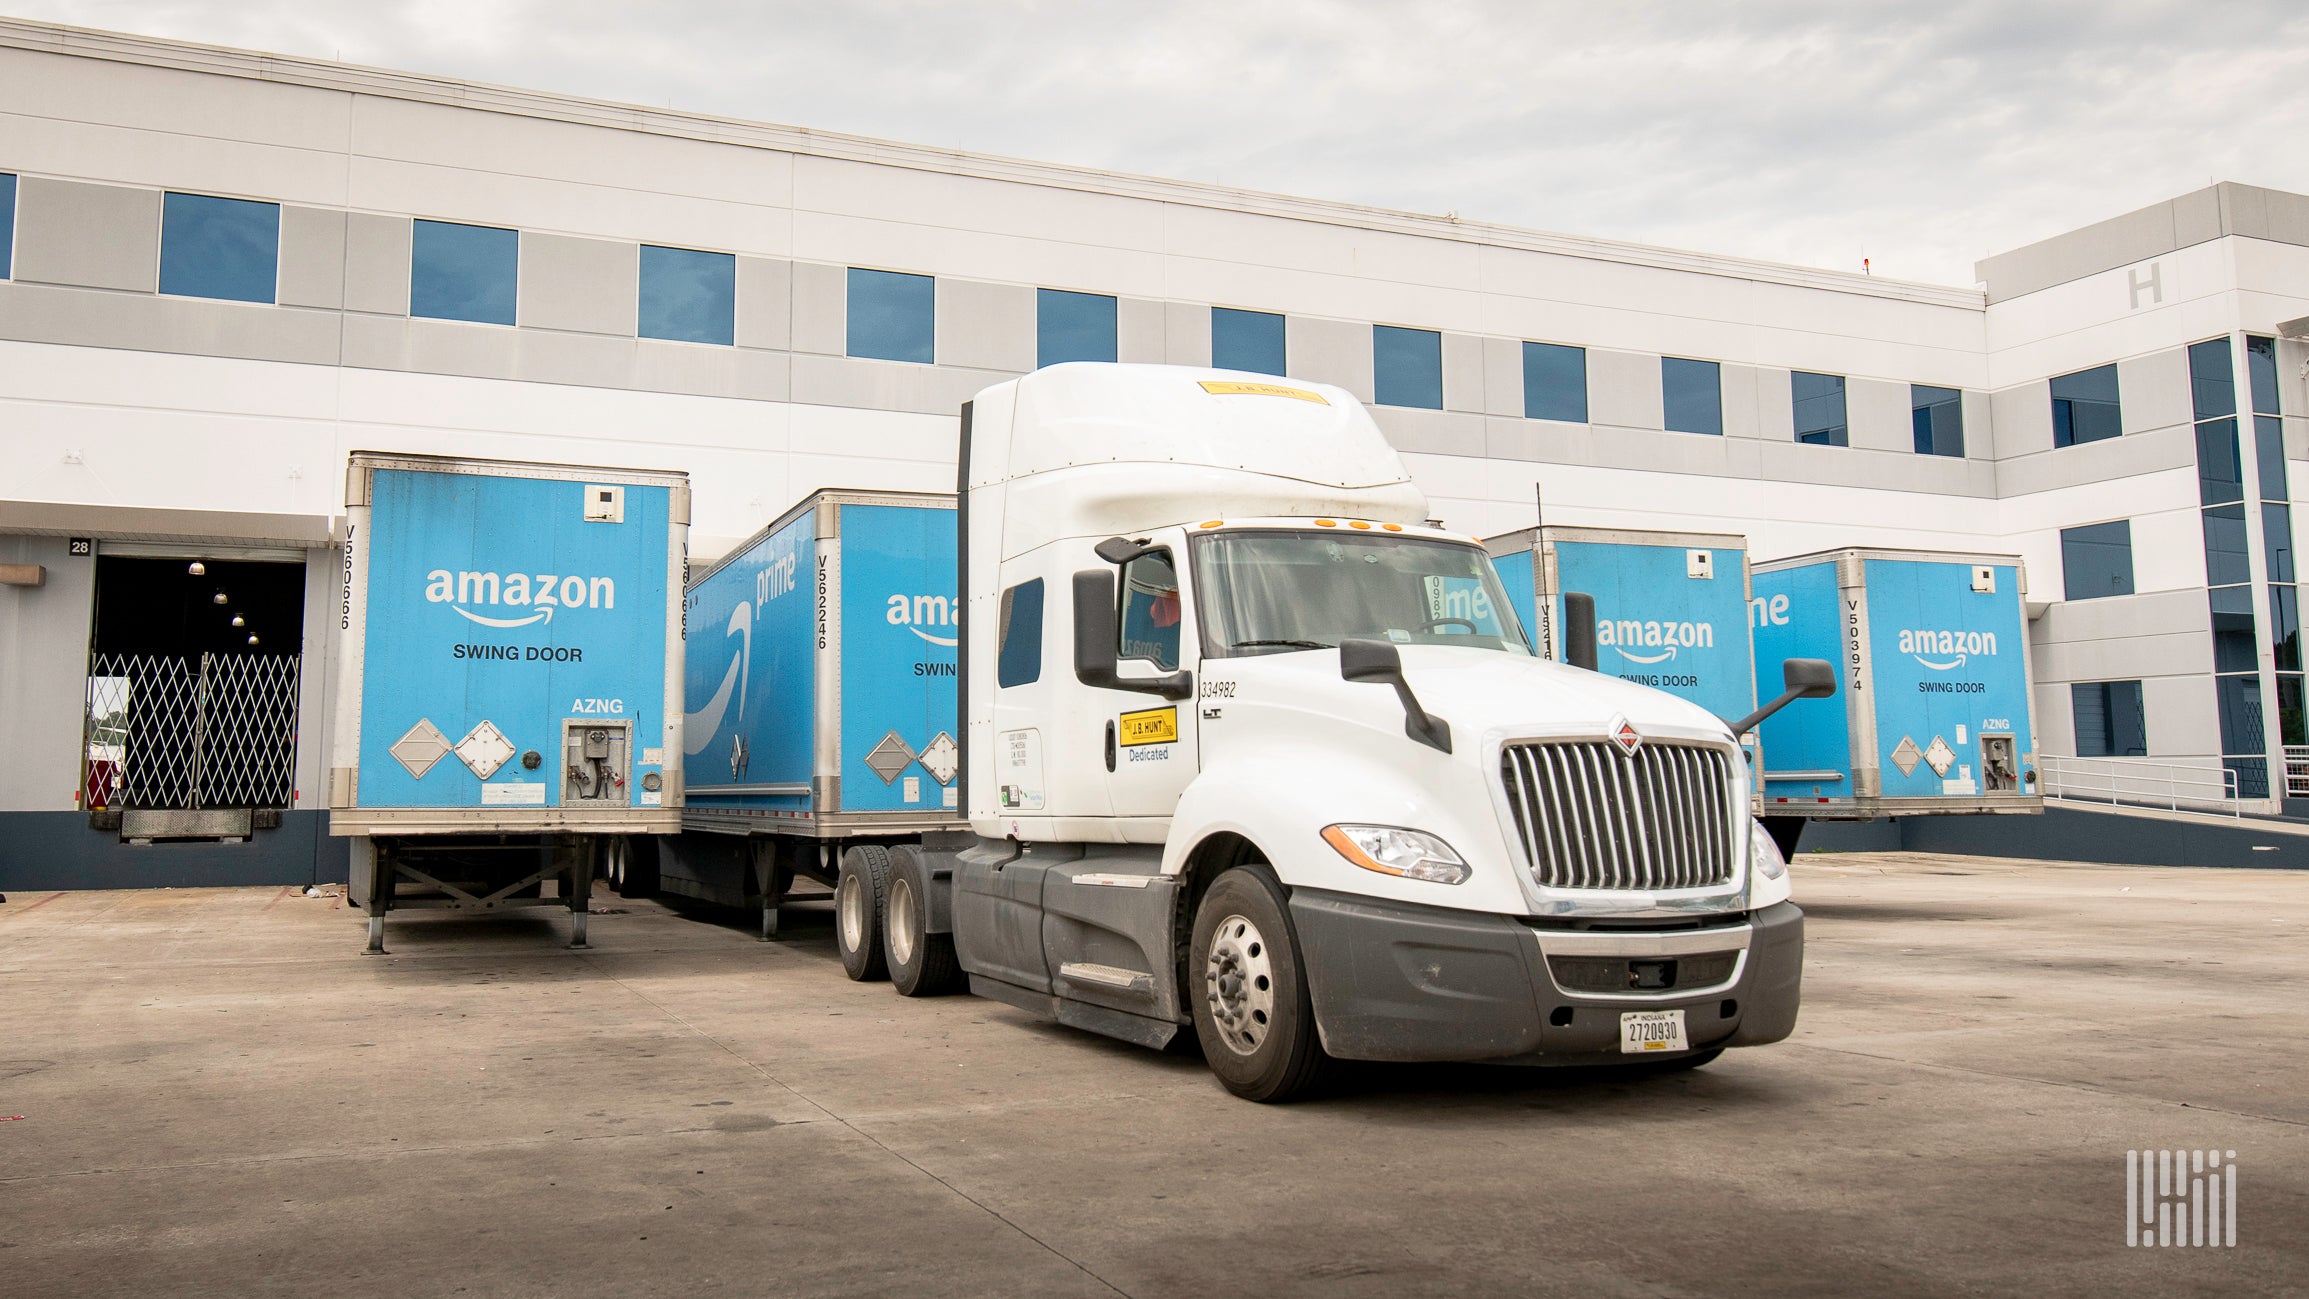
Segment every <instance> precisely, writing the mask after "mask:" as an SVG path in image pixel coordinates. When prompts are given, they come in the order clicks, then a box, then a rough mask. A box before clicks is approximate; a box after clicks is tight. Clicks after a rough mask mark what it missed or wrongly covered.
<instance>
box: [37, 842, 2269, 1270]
mask: <svg viewBox="0 0 2309 1299" xmlns="http://www.w3.org/2000/svg"><path fill="white" fill-rule="evenodd" d="M1797 874H1798V890H1797V900H1798V901H1799V902H1800V903H1801V904H1803V905H1804V906H1805V907H1806V909H1807V910H1808V912H1809V913H1810V915H1811V917H1812V920H1811V927H1810V931H1809V937H1810V952H1809V961H1808V965H1807V971H1806V1005H1805V1012H1804V1018H1803V1022H1802V1024H1801V1026H1800V1027H1799V1029H1798V1033H1797V1037H1796V1038H1795V1039H1794V1040H1792V1041H1790V1042H1788V1043H1784V1044H1781V1045H1779V1046H1775V1047H1768V1048H1759V1049H1755V1050H1747V1051H1737V1052H1732V1053H1730V1054H1728V1055H1727V1056H1725V1057H1724V1058H1723V1059H1722V1060H1719V1061H1717V1062H1716V1063H1715V1064H1713V1065H1711V1066H1709V1067H1708V1068H1706V1069H1704V1070H1700V1071H1698V1072H1695V1073H1691V1074H1687V1075H1681V1076H1670V1077H1661V1078H1652V1079H1644V1080H1636V1081H1627V1080H1619V1079H1613V1078H1609V1077H1606V1078H1595V1077H1588V1076H1566V1075H1563V1074H1558V1073H1551V1072H1547V1071H1538V1070H1505V1069H1493V1068H1479V1067H1408V1066H1390V1067H1364V1068H1359V1069H1355V1070H1353V1071H1351V1072H1350V1073H1349V1074H1348V1075H1347V1076H1346V1077H1345V1078H1344V1079H1343V1080H1342V1081H1341V1083H1340V1085H1339V1086H1338V1087H1337V1088H1336V1089H1335V1090H1334V1091H1333V1092H1332V1094H1330V1095H1327V1096H1325V1097H1323V1098H1321V1099H1318V1100H1316V1101H1313V1102H1311V1103H1306V1104H1300V1105H1294V1106H1285V1107H1263V1106H1256V1105H1250V1104H1246V1103H1243V1102H1240V1101H1237V1100H1234V1099H1233V1098H1231V1097H1229V1096H1228V1095H1227V1094H1226V1093H1225V1092H1223V1091H1221V1090H1220V1089H1219V1087H1218V1086H1217V1085H1216V1084H1215V1083H1214V1082H1212V1081H1211V1079H1210V1078H1209V1076H1208V1074H1207V1073H1206V1071H1205V1070H1204V1068H1203V1066H1202V1064H1201V1063H1200V1061H1199V1060H1196V1059H1193V1058H1191V1057H1181V1056H1165V1055H1158V1054H1154V1053H1151V1052H1146V1051H1143V1050H1140V1049H1137V1048H1134V1047H1128V1046H1123V1045H1120V1044H1116V1043H1111V1042H1107V1041H1105V1040H1103V1039H1100V1038H1096V1037H1092V1036H1089V1035H1087V1034H1083V1033H1078V1032H1075V1031H1072V1030H1068V1029H1063V1028H1059V1027H1057V1026H1055V1025H1052V1024H1048V1023H1044V1022H1040V1021H1038V1020H1036V1019H1034V1018H1033V1017H1031V1016H1028V1015H1026V1014H1023V1013H1021V1012H1018V1011H1014V1010H1011V1009H1009V1008H1007V1007H1004V1006H1000V1005H997V1004H994V1003H991V1002H984V1001H978V1000H975V999H971V998H966V997H957V998H949V999H941V1000H923V1001H912V1000H907V999H904V998H901V997H898V996H897V995H895V994H894V993H892V992H891V991H890V990H889V988H888V986H887V985H880V984H874V985H866V984H853V983H850V982H849V981H847V980H846V979H844V978H843V977H842V974H841V969H840V966H839V964H838V963H837V962H836V960H835V958H834V954H833V944H832V940H831V934H830V930H829V927H828V917H827V916H826V914H825V913H824V912H822V911H815V912H812V911H804V912H802V913H801V914H799V915H795V914H792V913H789V923H788V927H787V928H788V935H789V936H788V938H787V939H786V941H783V942H779V943H773V944H763V943H758V942H756V941H754V939H753V938H752V936H751V935H750V934H749V933H748V932H747V931H746V930H745V929H744V928H743V927H742V923H743V922H742V918H737V917H731V918H729V920H728V923H726V924H721V923H712V922H710V921H701V920H699V919H693V918H689V917H686V916H684V915H682V914H680V913H677V912H675V911H673V910H671V909H669V908H667V907H664V906H660V905H658V904H656V903H651V902H634V901H626V900H620V899H616V898H606V899H603V900H602V901H601V902H599V903H598V904H597V907H598V908H601V909H605V910H606V911H607V912H608V913H607V914H597V915H596V916H595V917H594V918H593V920H592V941H593V949H592V950H591V951H588V952H569V951H567V950H565V949H564V948H562V947H561V946H560V944H561V943H562V942H563V941H565V940H566V937H567V924H568V920H567V917H566V916H556V915H553V914H551V913H548V912H531V913H527V914H524V915H518V916H509V917H505V918H502V919H474V918H469V917H462V916H453V915H428V914H423V913H400V914H396V915H394V916H393V917H392V918H391V919H390V920H389V921H388V942H389V944H390V946H391V947H392V949H393V950H392V954H390V955H388V956H385V957H369V958H364V957H362V956H361V955H360V954H359V952H360V947H361V938H362V934H361V922H360V920H359V918H358V915H357V913H353V912H348V911H346V910H345V909H344V908H343V906H342V904H341V903H340V902H338V901H336V900H333V899H307V898H303V897H300V896H296V895H293V894H289V893H286V892H285V891H281V890H270V889H261V890H259V889H222V890H182V891H145V892H108V893H107V892H91V893H63V894H23V893H18V894H14V895H12V896H11V897H10V899H9V901H8V903H7V904H6V905H4V906H0V1119H6V1118H7V1117H8V1116H13V1115H22V1116H24V1117H23V1118H22V1119H20V1120H11V1121H0V1292H4V1293H8V1294H11V1295H13V1294H25V1295H49V1294H58V1295H62V1294H73V1295H102V1294H122V1293H131V1292H135V1293H158V1292H165V1293H171V1294H180V1295H198V1294H220V1295H222V1294H232V1295H247V1294H305V1293H316V1292H324V1291H325V1292H328V1293H331V1294H337V1295H369V1294H379V1295H383V1294H394V1295H402V1294H411V1293H416V1294H447V1293H456V1292H467V1293H474V1294H538V1295H545V1294H590V1293H618V1294H669V1295H670V1294H681V1295H697V1294H713V1293H746V1294H797V1295H822V1294H891V1293H936V1294H981V1293H1002V1294H1063V1295H1112V1294H1116V1293H1122V1294H1129V1295H1143V1296H1155V1295H1202V1294H1213V1293H1240V1294H1254V1295H1277V1294H1300V1293H1306V1294H1315V1293H1320V1294H1325V1295H1333V1294H1338V1295H1357V1294H1369V1295H1400V1294H1405V1293H1419V1294H1498V1293H1519V1294H1543V1295H1544V1294H1562V1295H1701V1294H1710V1295H1713V1294H1733V1293H1772V1294H1823V1295H1825V1294H1854V1293H1914V1294H1927V1293H1929V1294H1946V1293H1952V1292H1966V1291H1977V1292H1997V1293H2003V1292H2024V1291H2025V1292H2030V1293H2035V1294H2055V1295H2057V1294H2079V1295H2083V1294H2106V1293H2111V1292H2124V1291H2132V1290H2136V1289H2137V1290H2140V1291H2143V1292H2146V1291H2150V1290H2155V1291H2157V1292H2159V1293H2163V1294H2171V1293H2191V1292H2202V1293H2216V1292H2218V1293H2225V1294H2253V1293H2270V1294H2274V1293H2282V1292H2286V1291H2287V1290H2288V1288H2290V1289H2291V1291H2292V1292H2294V1293H2298V1292H2299V1290H2300V1287H2301V1286H2302V1285H2303V1284H2304V1283H2305V1281H2309V1243H2305V1238H2304V1230H2303V1229H2304V1227H2309V1093H2305V1091H2304V1087H2303V1084H2302V1081H2301V1080H2302V1078H2303V1077H2304V1074H2305V1071H2309V1015H2305V1014H2304V1013H2303V1011H2302V1004H2303V995H2302V992H2303V983H2304V980H2309V932H2305V931H2309V874H2301V873H2292V872H2283V871H2225V870H2194V871H2191V870H2166V869H2156V868H2144V867H2093V866H2076V865H2049V864H2032V863H2014V862H2009V861H1995V862H1989V861H1980V860H1972V859H1962V858H1946V857H1920V856H1904V855H1852V856H1841V857H1839V856H1824V855H1821V856H1808V857H1806V858H1805V859H1804V860H1803V861H1802V862H1800V863H1799V865H1798V867H1797ZM2159 1146H2162V1147H2168V1148H2183V1149H2191V1148H2219V1149H2223V1150H2235V1151H2236V1152H2237V1163H2238V1167H2239V1196H2238V1199H2239V1207H2240V1213H2239V1229H2240V1236H2241V1238H2242V1241H2243V1243H2242V1245H2241V1246H2240V1247H2239V1248H2236V1249H2228V1250H2196V1249H2190V1250H2131V1249H2127V1248H2126V1247H2125V1245H2124V1231H2123V1228H2124V1216H2123V1215H2124V1182H2123V1166H2124V1156H2125V1152H2126V1150H2128V1149H2133V1148H2153V1147H2159Z"/></svg>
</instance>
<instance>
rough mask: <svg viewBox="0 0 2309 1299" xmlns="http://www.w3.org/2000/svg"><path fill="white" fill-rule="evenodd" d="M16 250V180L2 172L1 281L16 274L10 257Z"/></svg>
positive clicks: (0, 185) (0, 178)
mask: <svg viewBox="0 0 2309 1299" xmlns="http://www.w3.org/2000/svg"><path fill="white" fill-rule="evenodd" d="M15 248H16V178H15V177H14V176H10V175H8V174H6V173H5V172H0V280H5V279H7V278H8V277H9V276H10V275H13V274H15V270H14V264H13V259H12V258H11V257H10V256H9V254H10V253H12V252H14V251H15Z"/></svg>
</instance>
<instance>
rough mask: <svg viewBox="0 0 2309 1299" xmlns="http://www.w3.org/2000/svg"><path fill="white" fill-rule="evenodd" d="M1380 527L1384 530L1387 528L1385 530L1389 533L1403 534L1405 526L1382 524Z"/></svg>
mask: <svg viewBox="0 0 2309 1299" xmlns="http://www.w3.org/2000/svg"><path fill="white" fill-rule="evenodd" d="M1379 526H1380V527H1382V528H1385V529H1387V530H1388V531H1389V532H1401V531H1403V525H1402V524H1400V523H1382V524H1380V525H1379Z"/></svg>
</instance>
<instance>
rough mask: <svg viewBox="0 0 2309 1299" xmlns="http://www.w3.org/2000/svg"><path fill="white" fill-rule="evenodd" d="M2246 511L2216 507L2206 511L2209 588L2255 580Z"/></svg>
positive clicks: (2206, 551)
mask: <svg viewBox="0 0 2309 1299" xmlns="http://www.w3.org/2000/svg"><path fill="white" fill-rule="evenodd" d="M2250 553H2251V548H2250V547H2248V546H2247V545H2246V544H2245V507H2244V506H2242V505H2212V506H2207V507H2206V509H2205V577H2206V581H2205V584H2206V585H2207V586H2234V585H2236V584H2237V583H2240V582H2250V581H2252V580H2253V571H2252V568H2251V567H2250V565H2249V563H2248V561H2247V559H2246V556H2247V555H2249V554H2250Z"/></svg>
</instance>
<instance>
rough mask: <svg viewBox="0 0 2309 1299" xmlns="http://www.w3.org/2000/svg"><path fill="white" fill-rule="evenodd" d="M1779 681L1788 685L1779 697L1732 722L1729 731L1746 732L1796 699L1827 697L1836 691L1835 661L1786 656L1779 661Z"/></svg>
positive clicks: (1743, 733) (1733, 732) (1736, 734)
mask: <svg viewBox="0 0 2309 1299" xmlns="http://www.w3.org/2000/svg"><path fill="white" fill-rule="evenodd" d="M1780 681H1781V683H1782V684H1783V685H1785V686H1786V687H1787V689H1785V690H1783V691H1781V692H1780V697H1779V698H1778V699H1775V700H1773V701H1772V702H1770V703H1768V704H1766V705H1764V706H1763V707H1762V708H1759V709H1757V710H1756V711H1755V712H1752V713H1750V714H1748V715H1747V716H1746V717H1743V718H1741V719H1740V720H1739V721H1737V722H1734V723H1732V735H1733V736H1734V737H1735V738H1737V737H1738V736H1741V735H1745V734H1747V733H1748V732H1749V731H1752V730H1754V729H1756V727H1757V726H1759V725H1761V724H1762V723H1763V721H1764V719H1765V718H1767V717H1770V716H1771V715H1772V714H1774V713H1776V712H1779V711H1780V710H1781V709H1783V708H1786V707H1787V706H1788V705H1790V704H1792V703H1795V702H1796V701H1797V700H1799V699H1826V698H1827V697H1828V696H1830V695H1832V694H1835V693H1836V665H1835V664H1833V663H1830V662H1829V661H1828V660H1826V659H1789V660H1787V661H1786V662H1784V663H1782V664H1781V665H1780Z"/></svg>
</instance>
